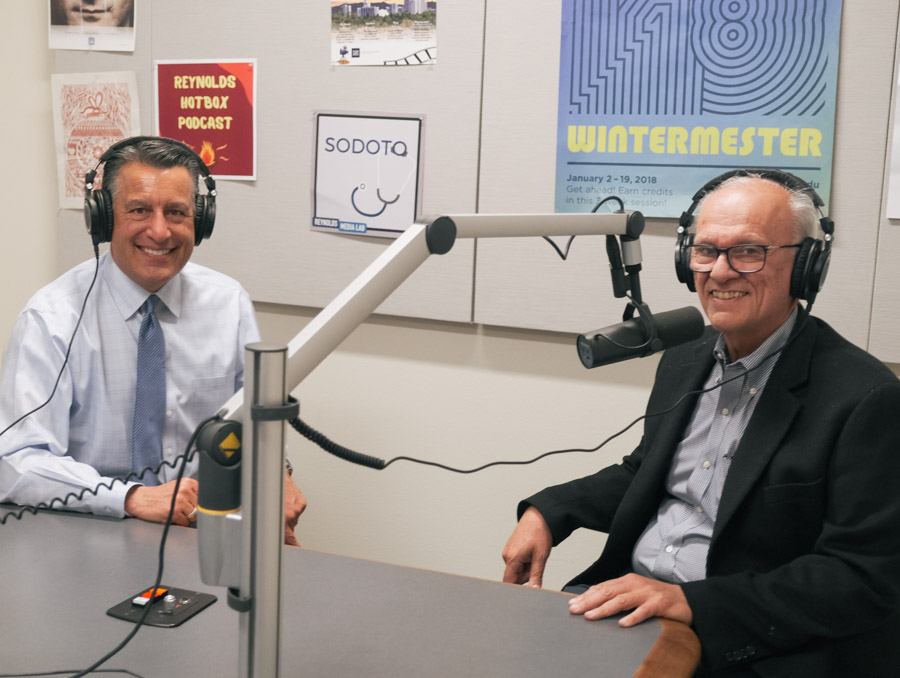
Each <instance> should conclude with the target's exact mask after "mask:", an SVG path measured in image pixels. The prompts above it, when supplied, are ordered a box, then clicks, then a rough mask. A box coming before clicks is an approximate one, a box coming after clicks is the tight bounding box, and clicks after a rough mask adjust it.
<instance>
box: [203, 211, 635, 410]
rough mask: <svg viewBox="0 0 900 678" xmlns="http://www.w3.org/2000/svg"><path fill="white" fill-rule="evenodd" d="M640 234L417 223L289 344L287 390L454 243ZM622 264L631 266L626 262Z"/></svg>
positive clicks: (562, 220)
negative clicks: (427, 261)
mask: <svg viewBox="0 0 900 678" xmlns="http://www.w3.org/2000/svg"><path fill="white" fill-rule="evenodd" d="M643 230H644V216H643V215H642V214H641V213H640V212H631V211H622V212H612V213H606V214H596V213H593V214H590V213H575V214H572V213H565V214H456V215H448V216H437V217H434V216H430V217H424V218H422V219H419V220H418V221H416V223H415V224H413V225H412V226H410V227H409V228H408V229H407V230H406V231H405V232H404V233H403V234H402V235H401V236H400V237H398V238H397V239H396V240H395V241H394V242H393V243H392V244H391V246H390V247H388V248H387V249H386V250H384V252H382V253H381V255H380V256H379V257H378V258H376V259H375V261H373V262H372V263H371V264H370V265H369V266H368V267H367V268H366V269H365V270H364V271H363V272H362V273H360V274H359V276H357V277H356V279H355V280H353V282H351V283H350V284H349V285H348V286H347V287H346V288H345V289H344V290H343V291H342V292H340V294H338V296H337V297H335V298H334V300H333V301H332V302H331V303H330V304H328V306H326V307H325V308H323V309H322V310H321V311H320V312H319V313H318V314H317V315H316V316H315V317H314V318H313V319H312V320H311V321H310V322H309V324H307V325H306V327H304V328H303V329H302V330H301V331H300V332H299V333H298V334H297V335H296V336H295V337H294V338H293V339H292V340H291V341H290V343H289V344H288V356H287V379H286V383H287V387H288V391H289V392H290V391H293V390H294V389H295V388H297V387H298V386H299V385H300V383H301V382H302V381H303V380H304V379H305V378H306V377H307V376H308V375H309V373H310V372H312V371H313V370H314V369H315V368H316V367H317V366H318V365H319V363H321V362H322V361H323V360H324V359H325V358H326V356H328V354H329V353H331V352H332V351H333V350H334V349H335V348H337V346H338V345H339V344H340V343H341V342H342V341H343V340H344V339H346V338H347V337H348V336H349V335H350V333H351V332H353V330H354V329H356V327H357V326H359V325H360V324H361V323H362V322H363V321H365V319H366V318H368V317H369V316H370V315H371V314H372V313H373V312H374V311H375V309H376V308H378V306H379V305H381V303H382V302H383V301H384V300H385V299H387V298H388V297H389V296H390V295H391V293H393V291H394V290H395V289H396V288H397V287H399V286H400V284H401V283H403V281H405V280H406V279H407V278H408V277H409V276H410V275H412V273H413V272H414V271H415V270H416V269H417V268H418V267H419V266H420V265H421V264H422V263H423V262H424V261H425V260H426V259H427V258H428V257H429V256H431V255H432V254H446V253H447V252H449V251H450V249H451V248H452V247H453V244H454V242H455V240H456V239H457V238H508V237H523V236H544V235H546V236H567V235H620V236H627V238H628V239H629V241H630V242H632V243H636V242H637V240H638V238H639V237H640V235H641V233H642V232H643ZM632 248H634V245H632ZM639 251H640V250H639V249H638V252H639ZM625 263H626V264H628V263H629V261H628V260H627V259H626V262H625ZM243 404H244V390H243V389H241V390H239V391H238V392H237V393H235V394H234V396H232V397H231V398H230V399H229V400H228V401H227V402H226V403H225V405H224V406H223V409H222V410H220V411H219V414H220V416H222V417H223V418H225V419H237V420H240V418H241V411H242V408H243Z"/></svg>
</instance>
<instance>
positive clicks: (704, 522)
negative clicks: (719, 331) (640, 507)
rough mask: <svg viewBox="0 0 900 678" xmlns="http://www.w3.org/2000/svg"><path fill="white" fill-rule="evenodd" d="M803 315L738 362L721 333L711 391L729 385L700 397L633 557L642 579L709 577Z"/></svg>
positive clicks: (678, 580) (709, 383)
mask: <svg viewBox="0 0 900 678" xmlns="http://www.w3.org/2000/svg"><path fill="white" fill-rule="evenodd" d="M797 313H798V311H797V309H796V308H795V309H794V312H793V313H792V314H791V316H790V318H788V319H787V320H786V321H785V323H784V324H783V325H782V326H781V327H779V328H778V329H777V330H776V331H775V332H774V333H772V335H771V336H770V337H769V338H768V339H766V340H765V341H764V342H763V343H762V345H761V346H760V347H759V348H757V349H756V350H755V351H754V352H753V353H751V354H750V355H748V356H746V357H745V358H741V359H740V360H736V361H735V362H733V363H729V362H728V352H727V349H726V347H725V340H724V337H722V336H721V335H720V336H719V339H718V341H717V342H716V345H715V348H714V349H713V354H714V356H715V359H716V360H715V364H714V365H713V368H712V370H711V371H710V374H709V377H708V378H707V380H706V383H705V384H703V389H704V390H705V389H709V388H712V387H713V386H715V385H716V384H719V383H722V384H723V386H722V387H721V388H717V389H715V390H713V391H710V392H709V393H704V394H702V395H701V396H700V398H699V400H698V402H697V407H696V409H695V410H694V414H693V417H692V418H691V422H690V424H688V427H687V430H686V431H685V433H684V438H683V439H682V440H681V442H680V443H679V444H678V448H677V449H676V450H675V456H674V457H673V459H672V466H671V468H670V469H669V475H668V477H667V478H666V496H665V498H664V499H663V501H662V503H661V504H660V507H659V511H658V512H657V514H656V515H655V516H654V517H653V519H652V520H651V521H650V523H649V524H648V525H647V528H646V529H645V530H644V533H643V534H642V535H641V537H640V539H639V540H638V542H637V544H636V545H635V547H634V551H633V553H632V567H633V568H634V571H635V572H636V573H637V574H640V575H644V576H645V577H652V578H654V579H660V580H662V581H667V582H671V583H681V582H687V581H697V580H700V579H705V578H706V558H707V555H708V554H709V545H710V541H711V539H712V534H713V528H714V527H715V524H716V515H717V514H718V511H719V501H720V500H721V498H722V489H723V488H724V486H725V477H726V476H727V475H728V469H729V468H730V466H731V459H732V457H733V456H734V452H735V450H737V447H738V445H739V444H740V442H741V437H742V436H743V435H744V431H745V430H746V429H747V425H748V424H749V423H750V418H751V417H752V416H753V411H754V409H755V408H756V404H757V403H758V402H759V399H760V397H761V396H762V392H763V389H764V388H765V386H766V383H767V382H768V381H769V376H770V375H771V374H772V370H773V369H774V368H775V363H777V362H778V356H779V355H780V353H776V351H779V350H780V349H781V348H783V347H784V345H785V343H787V340H788V338H789V337H790V335H791V331H792V329H793V327H794V324H795V323H796V321H797ZM751 370H752V371H751ZM742 375H743V376H742ZM729 380H730V381H729ZM751 453H752V452H751Z"/></svg>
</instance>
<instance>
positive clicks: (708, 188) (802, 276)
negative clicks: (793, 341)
mask: <svg viewBox="0 0 900 678" xmlns="http://www.w3.org/2000/svg"><path fill="white" fill-rule="evenodd" d="M735 176H742V177H744V176H758V177H760V178H762V179H768V180H769V181H774V182H775V183H776V184H779V185H780V186H784V187H785V188H787V189H789V190H792V191H801V192H803V193H805V194H806V195H808V196H809V198H810V200H812V202H813V205H815V207H816V209H817V210H818V211H819V215H820V217H821V218H820V219H819V225H820V226H821V228H822V232H823V233H824V234H825V237H824V239H822V240H819V239H817V238H809V237H807V238H804V239H803V243H802V244H801V246H800V249H799V250H798V251H797V257H796V258H795V259H794V268H793V270H792V271H791V287H790V294H791V296H792V297H797V298H798V299H805V300H806V301H808V302H809V303H810V304H812V303H813V302H814V301H815V300H816V295H817V294H818V293H819V290H821V289H822V285H823V284H824V283H825V275H826V274H827V273H828V264H829V260H830V259H831V243H832V241H833V240H834V222H833V221H832V220H831V219H829V218H828V217H826V216H825V215H824V214H823V212H822V207H823V206H824V205H825V202H824V201H823V200H822V198H821V197H819V194H818V193H816V191H815V189H814V188H813V187H812V186H810V185H809V184H808V183H806V182H805V181H803V180H802V179H800V178H799V177H795V176H794V175H793V174H789V173H788V172H782V171H781V170H777V169H762V168H751V167H748V168H744V169H736V170H731V171H730V172H725V174H720V175H719V176H717V177H716V178H715V179H712V180H711V181H709V182H707V183H706V185H705V186H703V188H701V189H700V190H699V191H697V192H696V193H695V194H694V197H693V201H694V202H693V203H692V204H691V206H690V207H689V208H688V210H687V211H686V212H682V214H681V218H680V219H679V220H678V239H677V240H676V242H675V274H676V275H677V276H678V281H679V282H683V283H684V284H685V285H687V286H688V289H689V290H690V291H691V292H696V288H695V287H694V272H693V271H691V269H690V261H689V259H690V257H689V254H688V252H687V250H686V249H685V248H687V247H688V246H690V245H692V244H693V243H694V234H693V233H690V232H688V229H689V228H690V227H691V224H692V223H693V221H694V210H696V209H697V205H698V204H699V203H700V201H701V200H702V199H703V198H704V197H705V196H706V195H708V194H709V193H711V192H712V191H714V190H715V189H716V188H718V187H719V186H720V185H721V184H722V183H724V182H725V181H727V180H728V179H730V178H731V177H735Z"/></svg>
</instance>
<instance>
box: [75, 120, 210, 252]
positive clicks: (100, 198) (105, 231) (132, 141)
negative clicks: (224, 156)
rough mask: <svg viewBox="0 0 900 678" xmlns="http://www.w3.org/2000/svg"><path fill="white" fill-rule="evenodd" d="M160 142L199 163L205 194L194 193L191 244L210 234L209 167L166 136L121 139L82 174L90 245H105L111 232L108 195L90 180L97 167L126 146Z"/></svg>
mask: <svg viewBox="0 0 900 678" xmlns="http://www.w3.org/2000/svg"><path fill="white" fill-rule="evenodd" d="M150 140H152V141H164V142H166V143H168V144H172V145H173V146H176V147H178V148H180V149H184V150H186V151H187V152H188V153H190V154H191V155H193V156H194V157H195V158H196V159H197V162H198V163H199V164H200V170H201V176H202V175H203V174H206V176H205V177H202V178H203V181H204V183H205V184H206V194H205V195H201V194H200V193H199V191H198V193H197V197H196V199H195V201H194V245H199V244H200V241H201V240H204V239H206V238H208V237H209V236H210V235H212V232H213V226H215V223H216V181H215V179H213V178H212V175H211V174H210V172H209V168H208V167H207V166H206V163H205V162H203V159H202V158H201V157H200V156H199V155H197V153H196V152H194V149H192V148H191V147H190V146H188V145H187V144H183V143H181V142H180V141H175V139H167V138H166V137H131V138H129V139H123V140H122V141H119V142H117V143H115V144H113V145H112V146H110V147H109V148H108V149H106V152H105V153H104V154H103V155H102V156H100V160H98V161H97V165H96V167H94V169H92V170H91V171H90V172H88V173H87V174H85V175H84V222H85V226H86V227H87V232H88V233H89V234H90V236H91V240H93V241H94V245H95V246H96V245H99V244H100V243H104V242H109V241H110V240H112V233H113V201H112V195H111V194H110V192H109V191H108V190H106V189H105V188H100V189H98V190H94V177H96V176H97V170H98V169H99V168H100V165H102V164H103V163H105V162H106V161H107V160H109V159H110V158H111V157H112V156H113V154H114V153H116V151H118V150H120V149H122V148H124V147H126V146H135V145H137V144H139V143H141V142H142V141H150Z"/></svg>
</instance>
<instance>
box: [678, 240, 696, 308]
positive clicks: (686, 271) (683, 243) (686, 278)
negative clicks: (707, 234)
mask: <svg viewBox="0 0 900 678" xmlns="http://www.w3.org/2000/svg"><path fill="white" fill-rule="evenodd" d="M693 244H694V234H693V233H689V232H688V231H687V230H686V229H683V228H681V229H679V230H678V238H677V239H676V240H675V275H676V276H678V282H681V283H684V284H685V285H687V287H688V289H689V290H690V291H691V292H696V291H697V290H696V288H695V287H694V272H693V271H692V270H691V265H690V264H691V262H690V255H689V254H688V250H687V248H688V247H690V246H691V245H693Z"/></svg>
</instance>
